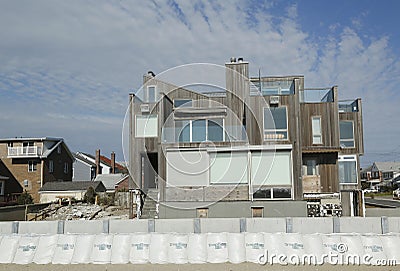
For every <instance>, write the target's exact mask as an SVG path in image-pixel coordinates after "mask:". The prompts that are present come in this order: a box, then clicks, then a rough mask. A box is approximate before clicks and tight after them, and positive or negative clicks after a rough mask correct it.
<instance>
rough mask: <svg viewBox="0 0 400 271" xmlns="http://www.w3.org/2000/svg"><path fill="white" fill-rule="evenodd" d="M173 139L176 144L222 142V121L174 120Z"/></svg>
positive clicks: (223, 138) (223, 137)
mask: <svg viewBox="0 0 400 271" xmlns="http://www.w3.org/2000/svg"><path fill="white" fill-rule="evenodd" d="M175 139H176V140H177V141H178V142H203V141H213V142H221V141H224V140H225V135H224V121H223V119H222V118H220V119H198V120H176V121H175Z"/></svg>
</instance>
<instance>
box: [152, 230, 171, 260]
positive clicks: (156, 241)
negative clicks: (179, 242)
mask: <svg viewBox="0 0 400 271" xmlns="http://www.w3.org/2000/svg"><path fill="white" fill-rule="evenodd" d="M168 239H169V234H168V233H152V234H151V235H150V249H149V262H150V263H158V264H164V263H168Z"/></svg>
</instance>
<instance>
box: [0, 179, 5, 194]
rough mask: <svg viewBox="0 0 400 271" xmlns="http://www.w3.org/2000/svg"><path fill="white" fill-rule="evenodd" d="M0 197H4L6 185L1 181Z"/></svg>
mask: <svg viewBox="0 0 400 271" xmlns="http://www.w3.org/2000/svg"><path fill="white" fill-rule="evenodd" d="M0 184H1V185H0V196H4V187H5V185H6V181H0Z"/></svg>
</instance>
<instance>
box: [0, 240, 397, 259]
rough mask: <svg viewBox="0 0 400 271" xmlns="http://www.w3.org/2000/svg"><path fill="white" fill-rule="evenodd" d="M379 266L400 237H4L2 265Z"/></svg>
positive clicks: (0, 252)
mask: <svg viewBox="0 0 400 271" xmlns="http://www.w3.org/2000/svg"><path fill="white" fill-rule="evenodd" d="M311 255H312V256H311ZM357 255H358V256H357ZM366 255H367V256H369V261H370V262H369V263H367V262H365V260H364V258H365V256H366ZM329 256H332V257H329ZM310 257H311V258H310ZM357 257H359V258H358V260H357ZM377 260H381V261H382V260H385V261H386V260H391V261H392V263H393V261H397V262H399V263H400V235H399V234H385V235H376V234H375V235H373V234H371V235H360V234H297V233H292V234H290V233H204V234H174V233H165V234H163V233H143V234H141V233H136V234H97V235H90V234H85V235H75V234H60V235H2V236H0V263H16V264H29V263H36V264H49V263H53V264H85V263H94V264H107V263H111V264H124V263H134V264H146V263H155V264H164V263H174V264H184V263H224V262H231V263H242V262H252V263H262V264H265V263H269V264H301V263H303V264H304V263H305V264H306V263H307V262H304V261H308V262H309V264H323V263H330V264H351V263H353V264H357V263H359V264H377ZM302 261H303V262H302ZM310 261H311V262H310ZM313 261H315V262H313ZM357 261H358V262H357Z"/></svg>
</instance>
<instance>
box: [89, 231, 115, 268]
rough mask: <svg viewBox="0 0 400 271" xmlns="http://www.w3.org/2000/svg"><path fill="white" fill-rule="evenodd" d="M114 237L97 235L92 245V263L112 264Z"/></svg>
mask: <svg viewBox="0 0 400 271" xmlns="http://www.w3.org/2000/svg"><path fill="white" fill-rule="evenodd" d="M112 243H113V235H110V234H98V235H95V237H94V240H93V245H92V254H91V256H90V261H91V263H94V264H107V263H110V262H111V251H112Z"/></svg>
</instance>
